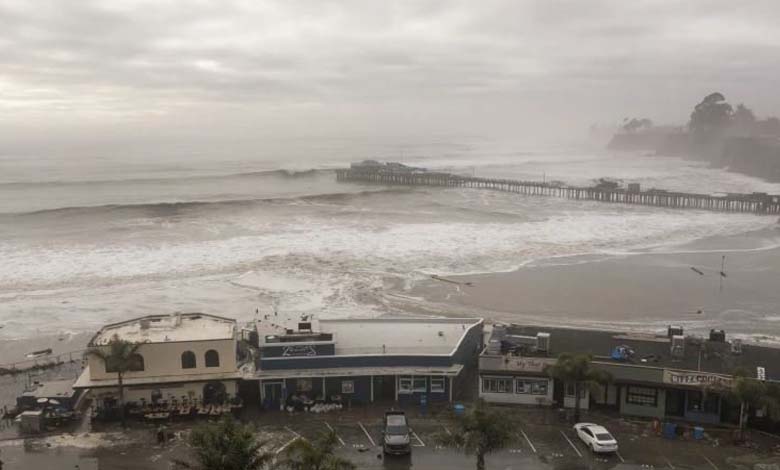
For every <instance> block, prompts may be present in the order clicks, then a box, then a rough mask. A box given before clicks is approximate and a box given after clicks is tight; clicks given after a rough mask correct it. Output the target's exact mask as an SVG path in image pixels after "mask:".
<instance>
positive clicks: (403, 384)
mask: <svg viewBox="0 0 780 470" xmlns="http://www.w3.org/2000/svg"><path fill="white" fill-rule="evenodd" d="M426 391H428V379H427V378H425V377H415V376H402V377H399V378H398V393H415V392H422V393H425V392H426Z"/></svg>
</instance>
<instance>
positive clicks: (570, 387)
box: [566, 382, 574, 397]
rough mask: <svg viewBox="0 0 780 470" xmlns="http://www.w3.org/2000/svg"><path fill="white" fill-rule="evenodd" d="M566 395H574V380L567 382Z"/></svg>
mask: <svg viewBox="0 0 780 470" xmlns="http://www.w3.org/2000/svg"><path fill="white" fill-rule="evenodd" d="M566 396H567V397H573V396H574V382H566Z"/></svg>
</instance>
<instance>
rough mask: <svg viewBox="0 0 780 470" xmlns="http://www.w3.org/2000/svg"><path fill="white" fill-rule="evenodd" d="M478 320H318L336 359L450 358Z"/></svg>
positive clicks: (480, 320)
mask: <svg viewBox="0 0 780 470" xmlns="http://www.w3.org/2000/svg"><path fill="white" fill-rule="evenodd" d="M481 322H482V319H481V318H372V319H328V320H326V319H321V320H320V322H319V323H320V329H321V331H322V332H326V333H332V334H333V341H335V343H336V355H357V354H450V353H452V352H453V351H454V350H455V348H456V347H457V346H458V344H459V343H460V341H461V339H462V338H463V336H464V335H465V334H466V332H467V331H468V330H469V329H470V328H471V327H473V326H475V325H477V324H479V323H481Z"/></svg>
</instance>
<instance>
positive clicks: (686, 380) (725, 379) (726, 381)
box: [664, 369, 732, 388]
mask: <svg viewBox="0 0 780 470" xmlns="http://www.w3.org/2000/svg"><path fill="white" fill-rule="evenodd" d="M731 382H732V378H731V377H729V376H726V375H718V374H709V373H707V372H677V371H672V370H668V369H666V370H664V383H667V384H671V385H685V386H689V387H723V388H729V387H731Z"/></svg>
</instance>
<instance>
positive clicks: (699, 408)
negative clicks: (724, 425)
mask: <svg viewBox="0 0 780 470" xmlns="http://www.w3.org/2000/svg"><path fill="white" fill-rule="evenodd" d="M719 404H720V396H719V395H718V394H717V393H707V394H706V395H705V394H704V393H702V392H700V391H693V390H691V391H689V392H688V411H696V412H699V413H711V414H716V413H718V409H719V406H718V405H719Z"/></svg>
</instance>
